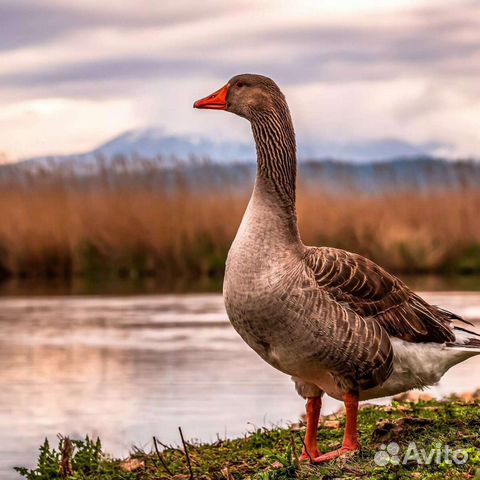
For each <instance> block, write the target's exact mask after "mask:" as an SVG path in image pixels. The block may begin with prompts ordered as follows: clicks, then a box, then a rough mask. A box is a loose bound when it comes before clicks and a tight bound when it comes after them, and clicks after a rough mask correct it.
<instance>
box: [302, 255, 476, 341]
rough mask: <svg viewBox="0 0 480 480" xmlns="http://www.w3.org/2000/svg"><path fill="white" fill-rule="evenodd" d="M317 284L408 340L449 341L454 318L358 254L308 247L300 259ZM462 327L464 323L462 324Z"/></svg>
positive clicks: (354, 309) (392, 332) (391, 331)
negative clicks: (303, 261) (304, 261)
mask: <svg viewBox="0 0 480 480" xmlns="http://www.w3.org/2000/svg"><path fill="white" fill-rule="evenodd" d="M305 260H306V263H307V265H308V266H309V267H310V268H311V269H312V270H313V272H314V275H315V279H316V283H317V284H318V286H319V287H320V288H322V289H324V290H326V291H327V292H328V293H329V294H330V295H331V296H332V297H333V298H334V299H335V300H336V301H337V302H339V303H341V304H342V305H345V306H346V307H348V308H349V309H351V310H353V311H354V312H355V313H357V314H358V315H360V316H361V317H363V318H365V319H368V321H373V322H376V323H378V324H379V325H380V326H381V327H383V328H384V329H385V330H386V331H387V332H388V334H389V335H390V336H393V337H397V338H401V339H402V340H405V341H409V342H437V343H444V342H453V341H454V340H455V334H454V332H453V329H452V326H451V322H452V320H461V321H464V320H463V319H461V318H460V317H458V316H456V315H455V314H453V313H451V312H448V311H446V310H443V309H441V308H439V307H437V306H434V305H430V304H428V303H427V302H426V301H425V300H423V299H422V298H421V297H419V296H418V295H417V294H415V293H414V292H413V291H412V290H410V289H409V288H408V287H407V286H406V285H405V284H404V283H403V282H402V281H401V280H399V279H398V278H396V277H395V276H393V275H391V274H389V273H388V272H386V271H385V270H384V269H383V268H381V267H379V266H378V265H377V264H375V263H374V262H372V261H371V260H368V259H367V258H365V257H362V256H361V255H357V254H355V253H350V252H347V251H345V250H340V249H336V248H316V247H311V248H309V249H308V251H307V255H306V257H305ZM466 323H467V322H466Z"/></svg>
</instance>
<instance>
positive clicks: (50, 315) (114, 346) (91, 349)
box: [0, 293, 480, 479]
mask: <svg viewBox="0 0 480 480" xmlns="http://www.w3.org/2000/svg"><path fill="white" fill-rule="evenodd" d="M424 296H425V297H426V298H427V299H428V300H429V301H431V302H432V303H435V304H438V305H441V306H443V307H445V308H449V309H452V310H454V311H455V312H457V313H459V314H462V315H464V316H465V317H466V318H469V319H474V320H476V319H479V318H480V294H479V293H449V294H444V293H430V294H425V295H424ZM0 362H1V369H0V389H1V392H2V394H1V396H0V478H2V479H4V478H5V479H9V478H17V477H16V475H15V474H14V473H12V471H11V467H12V466H13V465H28V466H31V465H32V463H33V461H34V460H35V458H36V454H37V448H38V446H39V445H40V443H41V442H42V441H43V438H44V437H45V436H48V437H49V438H50V439H51V440H53V441H54V440H55V435H56V434H57V433H58V432H61V433H63V434H68V435H71V436H84V435H85V434H87V433H88V434H89V435H93V436H96V435H99V436H100V437H101V438H102V440H103V442H104V445H105V447H106V449H107V450H108V451H110V452H113V453H114V454H116V455H125V454H126V453H127V452H128V449H129V447H130V446H131V445H132V444H136V445H139V446H145V447H146V448H149V447H150V440H151V437H152V435H156V436H158V437H159V438H160V439H161V440H163V441H165V442H174V443H176V442H178V438H177V427H178V425H182V426H183V428H184V431H185V433H186V434H187V435H188V436H189V437H191V438H195V437H196V438H200V439H202V440H211V439H214V438H216V435H217V433H218V434H219V435H220V436H221V437H224V436H235V435H240V434H242V433H244V432H245V431H246V430H247V429H248V428H250V427H249V424H250V423H253V424H256V425H264V424H268V423H281V422H283V423H285V422H287V421H294V420H296V419H297V418H298V416H299V414H300V413H301V411H302V409H303V400H302V399H301V398H299V397H298V396H297V395H296V393H295V391H294V389H293V386H292V384H291V383H290V380H289V379H288V378H287V377H286V376H285V375H283V374H281V373H279V372H277V371H275V370H274V369H273V368H271V367H270V366H268V365H266V364H265V363H264V362H263V361H262V360H260V359H259V358H258V357H257V356H256V355H255V354H254V353H253V352H251V351H250V350H249V349H248V347H246V346H245V345H244V344H243V342H242V341H241V339H240V338H239V337H238V336H237V335H236V333H235V332H234V331H233V329H232V328H231V326H230V324H229V323H228V320H227V317H226V314H225V311H224V308H223V301H222V298H221V296H220V295H213V294H204V295H157V296H141V297H140V296H132V297H102V296H96V297H72V296H70V297H34V298H32V297H3V298H0ZM479 366H480V358H478V359H470V360H469V361H467V362H465V363H464V364H462V365H460V366H457V367H455V369H453V370H452V371H451V372H449V373H448V374H447V376H446V377H445V378H444V379H443V380H442V382H441V384H440V385H438V386H436V387H434V388H433V389H432V392H433V393H434V394H436V395H439V396H441V395H445V394H448V393H451V392H455V391H456V392H460V391H468V390H472V389H475V388H477V387H479V386H480V378H478V376H473V375H472V371H478V367H479ZM337 405H338V403H337V402H335V401H333V400H329V401H327V402H326V407H325V408H326V410H330V411H331V410H333V409H335V408H337Z"/></svg>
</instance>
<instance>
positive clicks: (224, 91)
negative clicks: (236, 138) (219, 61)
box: [193, 73, 286, 121]
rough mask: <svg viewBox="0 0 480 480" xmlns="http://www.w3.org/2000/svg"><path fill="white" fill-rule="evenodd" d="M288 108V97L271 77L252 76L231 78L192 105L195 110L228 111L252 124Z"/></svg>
mask: <svg viewBox="0 0 480 480" xmlns="http://www.w3.org/2000/svg"><path fill="white" fill-rule="evenodd" d="M285 106H286V102H285V97H284V96H283V94H282V92H281V91H280V89H279V88H278V86H277V84H276V83H275V82H274V81H273V80H272V79H271V78H268V77H265V76H263V75H256V74H251V73H244V74H241V75H236V76H235V77H232V78H231V79H230V80H229V81H228V82H227V83H226V84H225V85H224V86H223V87H222V88H220V89H219V90H217V91H216V92H213V93H212V94H210V95H208V96H207V97H205V98H202V99H200V100H197V101H196V102H195V103H194V104H193V108H204V109H211V110H226V111H227V112H231V113H235V114H236V115H239V116H240V117H244V118H246V119H247V120H250V121H251V120H253V119H254V118H255V117H256V116H259V115H262V114H269V113H272V112H273V111H275V110H277V111H278V109H279V108H282V109H283V108H285Z"/></svg>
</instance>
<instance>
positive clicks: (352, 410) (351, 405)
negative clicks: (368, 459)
mask: <svg viewBox="0 0 480 480" xmlns="http://www.w3.org/2000/svg"><path fill="white" fill-rule="evenodd" d="M343 402H344V404H345V410H346V417H347V418H346V423H345V433H344V436H343V444H342V447H341V448H339V449H338V450H334V451H333V452H328V453H324V454H322V455H319V456H317V457H315V458H313V463H323V462H328V461H330V460H333V459H334V458H338V457H341V456H344V455H345V454H347V453H349V452H356V451H358V450H360V443H359V442H358V434H357V417H358V395H356V394H353V393H346V394H344V395H343Z"/></svg>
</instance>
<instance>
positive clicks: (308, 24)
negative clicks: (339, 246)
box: [0, 0, 480, 160]
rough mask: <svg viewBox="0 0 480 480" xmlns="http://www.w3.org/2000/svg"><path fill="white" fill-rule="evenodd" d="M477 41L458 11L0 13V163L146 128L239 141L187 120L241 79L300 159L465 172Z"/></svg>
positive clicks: (42, 0)
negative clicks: (409, 148) (283, 111)
mask: <svg viewBox="0 0 480 480" xmlns="http://www.w3.org/2000/svg"><path fill="white" fill-rule="evenodd" d="M479 31H480V2H479V1H471V0H468V1H467V0H466V1H463V0H457V1H455V2H452V1H443V0H385V1H381V2H380V1H378V0H341V1H339V0H296V1H291V0H255V1H253V0H229V1H227V2H226V1H223V0H203V1H201V2H198V1H197V0H174V1H171V0H162V1H153V0H136V1H135V2H132V1H129V0H128V1H127V0H103V1H102V2H99V1H98V0H1V2H0V154H2V155H3V156H4V158H6V159H9V160H15V159H19V158H25V157H29V156H37V155H47V154H63V153H79V152H83V151H88V150H90V149H92V148H94V147H96V146H97V145H99V144H101V143H102V142H104V141H106V140H109V139H110V138H111V137H113V136H116V135H118V134H120V133H122V132H124V131H127V130H131V129H139V128H146V127H157V128H161V129H164V131H165V132H167V133H170V134H182V135H185V134H187V135H194V136H205V137H208V138H211V139H218V140H241V141H248V140H250V139H251V134H250V130H249V126H248V123H247V122H246V121H245V120H243V119H240V118H238V117H235V116H233V115H231V114H227V113H224V112H215V111H208V112H204V111H202V112H199V111H194V110H193V109H192V103H193V101H194V100H196V99H197V98H200V97H203V96H205V95H207V94H209V93H211V92H212V91H214V90H216V89H217V88H219V87H220V86H222V85H223V84H225V83H226V81H227V80H228V79H229V78H230V77H232V76H233V75H236V74H238V73H247V72H248V73H261V74H264V75H268V76H270V77H272V78H273V79H274V80H275V81H276V82H277V83H278V84H279V86H280V87H281V88H282V90H283V91H284V93H285V94H286V96H287V100H288V101H289V104H290V108H291V111H292V115H293V119H294V123H295V126H296V131H297V138H298V140H299V142H304V143H305V144H307V145H317V146H320V148H321V145H322V143H338V144H349V143H354V144H359V145H360V144H368V142H373V141H379V140H384V139H396V140H399V141H404V142H408V143H409V144H413V145H430V146H431V145H434V148H435V153H438V154H442V155H447V156H452V157H453V156H476V157H480V82H479V80H478V79H479V77H480V35H479V34H478V32H479ZM432 148H433V147H432Z"/></svg>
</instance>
